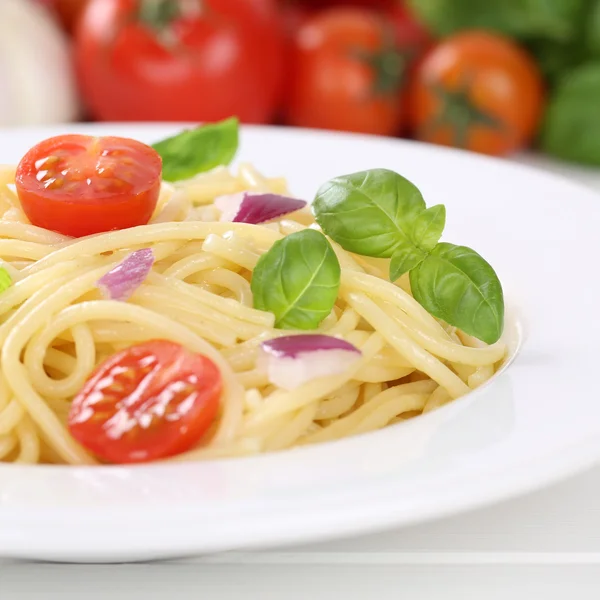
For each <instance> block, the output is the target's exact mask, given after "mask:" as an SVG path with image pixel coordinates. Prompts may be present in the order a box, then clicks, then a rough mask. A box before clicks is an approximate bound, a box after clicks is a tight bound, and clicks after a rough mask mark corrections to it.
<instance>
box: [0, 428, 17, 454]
mask: <svg viewBox="0 0 600 600" xmlns="http://www.w3.org/2000/svg"><path fill="white" fill-rule="evenodd" d="M17 444H18V440H17V437H16V436H15V435H13V434H8V435H0V460H4V458H5V457H6V456H8V455H9V454H10V453H11V452H12V451H13V450H14V449H15V448H16V447H17Z"/></svg>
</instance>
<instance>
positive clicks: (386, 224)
mask: <svg viewBox="0 0 600 600" xmlns="http://www.w3.org/2000/svg"><path fill="white" fill-rule="evenodd" d="M425 208H426V207H425V201H424V200H423V196H422V195H421V192H420V191H419V190H418V189H417V187H416V186H415V185H413V184H412V183H411V182H410V181H408V179H405V178H404V177H402V176H401V175H398V174H397V173H394V172H393V171H388V170H386V169H373V170H371V171H362V172H360V173H354V174H352V175H345V176H342V177H336V178H335V179H332V180H331V181H329V182H327V183H326V184H325V185H323V186H321V188H320V189H319V191H318V192H317V196H316V198H315V201H314V203H313V206H312V209H313V213H314V215H315V219H316V221H317V223H318V224H319V225H320V226H321V228H322V229H323V231H324V232H325V233H326V234H327V235H328V236H329V237H330V238H331V239H333V240H334V241H336V242H337V243H338V244H339V245H340V246H342V248H344V249H345V250H348V251H349V252H355V253H357V254H362V255H364V256H373V257H376V258H389V257H390V256H392V255H393V254H394V252H395V251H396V249H397V248H399V247H400V246H401V245H405V244H407V243H413V244H414V240H413V235H412V234H413V222H414V220H415V219H416V217H417V216H418V215H419V213H421V212H422V211H424V210H425Z"/></svg>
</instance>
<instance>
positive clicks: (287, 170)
mask: <svg viewBox="0 0 600 600" xmlns="http://www.w3.org/2000/svg"><path fill="white" fill-rule="evenodd" d="M175 129H176V128H173V127H172V126H145V125H144V126H142V125H135V126H131V125H127V126H125V125H118V126H116V125H115V126H113V125H101V126H99V125H98V126H72V127H69V128H68V130H69V131H83V132H88V131H93V132H97V133H103V134H105V133H113V134H116V135H127V136H130V137H135V138H138V139H140V140H143V141H152V140H155V139H159V138H161V137H163V136H164V135H166V134H168V133H171V132H172V131H174V130H175ZM65 130H66V128H61V130H57V129H46V130H41V129H38V130H29V131H4V132H2V134H1V137H0V140H1V142H0V162H16V161H17V160H18V159H19V157H20V156H21V155H22V154H23V153H24V152H25V151H26V150H27V149H28V148H29V147H30V146H31V145H32V144H33V143H35V142H37V141H39V140H41V139H43V138H44V137H47V136H49V135H53V134H56V133H61V132H64V131H65ZM240 158H241V159H244V160H251V161H253V162H254V163H255V164H256V165H257V166H258V167H259V169H261V170H263V171H265V172H267V173H268V174H269V175H285V176H287V177H288V178H289V181H290V183H291V187H292V189H293V191H294V192H296V193H297V194H298V195H301V196H304V197H306V198H310V197H311V196H312V194H313V193H314V191H315V190H316V188H317V186H318V185H320V184H321V183H322V182H324V181H326V180H327V179H329V178H331V177H333V176H336V175H340V174H344V173H349V172H353V171H357V170H363V169H368V168H374V167H387V168H390V169H394V170H396V171H398V172H400V173H401V174H403V175H404V176H406V177H408V178H409V179H411V180H412V181H414V182H415V183H416V184H417V185H418V186H419V187H420V188H421V190H422V191H423V193H424V195H425V199H426V201H427V202H428V203H430V204H437V203H440V202H443V203H445V204H446V207H447V209H448V224H447V227H446V232H445V236H444V237H445V239H447V240H449V241H452V242H455V243H461V244H466V245H469V246H472V247H474V248H475V249H477V250H478V251H479V252H480V253H481V254H483V256H485V257H486V258H487V259H488V260H489V261H490V262H491V264H492V265H493V266H494V267H495V269H496V271H497V272H498V274H499V275H500V278H501V279H502V281H503V284H504V288H505V293H506V297H507V300H508V304H509V306H510V307H512V310H511V311H510V312H509V323H508V325H509V327H508V336H509V341H511V342H512V343H513V344H514V343H515V342H516V341H518V340H520V342H521V347H520V349H519V352H518V354H517V356H516V358H515V359H514V361H513V363H512V364H511V365H510V366H509V367H508V369H506V370H505V371H504V372H503V373H502V374H501V375H499V376H498V377H496V378H495V379H494V380H493V381H492V382H491V384H489V385H487V386H485V387H484V388H483V389H480V390H478V391H477V392H474V393H472V394H470V395H468V396H467V397H465V398H463V399H461V400H458V401H456V402H454V403H452V404H450V405H448V406H446V407H444V408H442V409H440V410H438V411H436V412H433V413H430V414H428V415H426V416H423V417H419V418H417V419H414V420H412V421H409V422H407V423H404V424H400V425H395V426H392V427H388V428H387V429H384V430H382V431H380V432H377V433H372V434H367V435H362V436H358V437H355V438H350V439H345V440H342V441H339V442H335V443H331V444H324V445H319V446H314V447H307V448H302V449H297V450H292V451H286V452H281V453H275V454H268V455H263V456H258V457H254V458H245V459H235V460H220V461H214V462H209V463H197V464H181V465H170V466H146V467H134V468H129V467H95V468H89V467H88V468H74V467H19V466H13V465H1V466H0V556H1V555H3V556H11V557H28V558H38V559H48V560H69V561H123V560H141V559H154V558H167V557H176V556H184V555H190V554H197V553H206V552H215V551H221V550H231V549H238V548H243V547H245V548H247V547H257V546H266V545H273V544H289V543H297V542H301V541H308V540H321V539H326V538H331V537H335V536H342V535H349V534H353V533H359V532H366V531H369V530H375V529H381V528H384V527H387V526H391V525H396V526H397V525H400V524H409V523H417V522H421V521H424V520H427V519H432V518H436V517H441V516H445V515H449V514H452V513H456V512H458V511H463V510H466V509H470V508H473V507H475V506H480V505H483V504H486V503H490V502H493V501H497V500H499V499H501V498H506V497H509V496H514V495H517V494H520V493H523V492H525V491H528V490H531V489H533V488H536V487H539V486H541V485H544V484H547V483H549V482H551V481H554V480H556V479H558V478H560V477H564V476H566V475H568V474H570V473H573V472H575V471H576V470H578V469H581V468H584V467H586V466H588V465H590V464H591V463H593V462H594V461H595V460H596V459H597V458H598V457H599V456H600V401H599V399H598V394H597V389H598V388H597V381H596V376H597V374H598V373H597V369H598V360H597V351H598V348H597V340H598V339H600V319H599V318H598V305H599V301H600V294H599V292H600V279H599V278H598V260H599V259H600V239H599V237H598V231H599V228H600V197H598V196H596V195H595V194H593V193H592V192H590V191H589V190H587V189H585V188H583V187H579V186H577V185H574V184H572V183H569V182H567V181H565V180H563V179H560V178H557V177H555V176H551V175H548V174H544V173H542V172H537V171H535V170H531V169H528V168H524V167H519V166H515V165H513V164H509V163H505V162H503V161H499V160H492V159H488V158H485V157H480V156H475V155H471V154H468V153H463V152H456V151H450V150H445V149H441V148H435V147H430V146H426V145H419V144H414V143H409V142H402V141H396V140H390V139H378V138H371V137H361V136H351V135H344V134H332V133H317V132H312V131H293V130H288V129H276V128H247V129H246V130H245V131H244V134H243V143H242V148H241V152H240Z"/></svg>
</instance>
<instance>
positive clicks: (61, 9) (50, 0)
mask: <svg viewBox="0 0 600 600" xmlns="http://www.w3.org/2000/svg"><path fill="white" fill-rule="evenodd" d="M38 1H40V0H38ZM41 1H43V3H44V4H47V5H48V6H50V7H51V8H52V9H53V10H54V12H55V13H56V15H57V16H58V19H59V21H60V23H61V25H62V26H63V27H64V28H65V29H66V30H67V31H68V32H69V33H72V32H73V30H74V29H75V26H76V25H77V21H78V20H79V17H80V16H81V13H82V12H83V9H84V8H85V5H86V4H87V2H88V0H41Z"/></svg>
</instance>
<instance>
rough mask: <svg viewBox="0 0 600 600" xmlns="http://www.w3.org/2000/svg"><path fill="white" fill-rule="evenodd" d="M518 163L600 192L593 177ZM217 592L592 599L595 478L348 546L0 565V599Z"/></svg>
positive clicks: (596, 583) (596, 557)
mask: <svg viewBox="0 0 600 600" xmlns="http://www.w3.org/2000/svg"><path fill="white" fill-rule="evenodd" d="M518 160H519V161H521V162H523V163H527V164H533V165H535V166H539V167H542V168H548V169H551V170H553V171H557V172H559V173H562V174H564V175H566V176H568V177H571V178H574V179H577V180H579V181H581V182H582V183H584V184H586V185H590V186H592V187H594V188H595V189H597V190H598V191H599V192H600V170H597V171H596V170H591V169H584V168H575V167H572V166H569V165H565V164H556V163H552V162H550V161H547V160H546V159H541V158H539V157H536V156H521V157H518ZM598 201H599V202H600V196H599V198H598ZM599 259H600V257H599ZM599 401H600V399H599ZM150 526H151V525H150ZM215 590H219V592H220V593H219V594H218V596H217V597H218V598H244V599H245V600H247V599H249V598H260V599H268V598H277V599H278V600H287V599H296V598H299V599H300V598H301V599H303V600H305V599H306V600H309V599H312V598H330V597H331V598H334V597H336V598H337V597H339V598H344V599H345V598H365V599H366V600H370V599H371V598H373V599H375V598H377V599H386V598H414V599H415V600H429V599H430V598H444V599H445V600H453V599H454V598H457V599H458V598H460V599H461V600H463V599H464V598H465V595H467V596H468V597H473V598H480V599H481V600H495V599H496V598H508V597H510V598H517V600H518V599H520V598H521V597H523V598H525V597H527V598H532V599H536V600H537V598H544V600H552V599H554V598H560V599H564V598H565V597H567V595H569V596H570V597H572V598H573V600H582V599H584V598H588V597H589V598H598V597H600V467H598V468H596V469H594V470H592V471H590V472H587V473H585V474H583V475H579V476H577V477H574V478H572V479H570V480H568V481H565V482H564V483H561V484H559V485H556V486H554V487H553V488H550V489H547V490H544V491H542V492H537V493H535V494H532V495H529V496H527V497H523V498H520V499H518V500H513V501H510V502H505V503H503V504H500V505H497V506H495V507H493V508H487V509H484V510H479V511H477V512H473V513H469V514H467V515H461V516H458V517H454V518H451V519H447V520H444V521H440V522H435V523H430V524H426V525H420V526H415V527H411V528H408V529H403V530H397V531H388V532H385V533H380V534H376V535H369V536H364V537H360V538H355V539H351V540H341V541H334V542H328V543H321V544H311V545H309V546H302V547H295V548H286V549H282V550H279V551H273V550H270V551H265V552H251V553H229V554H223V555H219V556H212V557H201V558H194V559H187V560H180V561H176V562H172V563H163V564H150V565H123V566H81V567H77V566H67V565H39V564H32V563H18V562H16V561H1V560H0V599H1V600H21V599H22V598H40V599H41V600H53V599H54V598H60V599H61V600H62V599H63V598H71V597H73V598H82V599H84V598H85V600H96V599H100V598H111V600H112V599H118V598H127V599H128V600H137V599H138V598H140V599H142V598H143V599H144V600H148V599H149V598H162V597H172V598H173V600H180V599H186V598H201V597H207V595H208V594H211V595H213V596H214V594H215Z"/></svg>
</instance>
